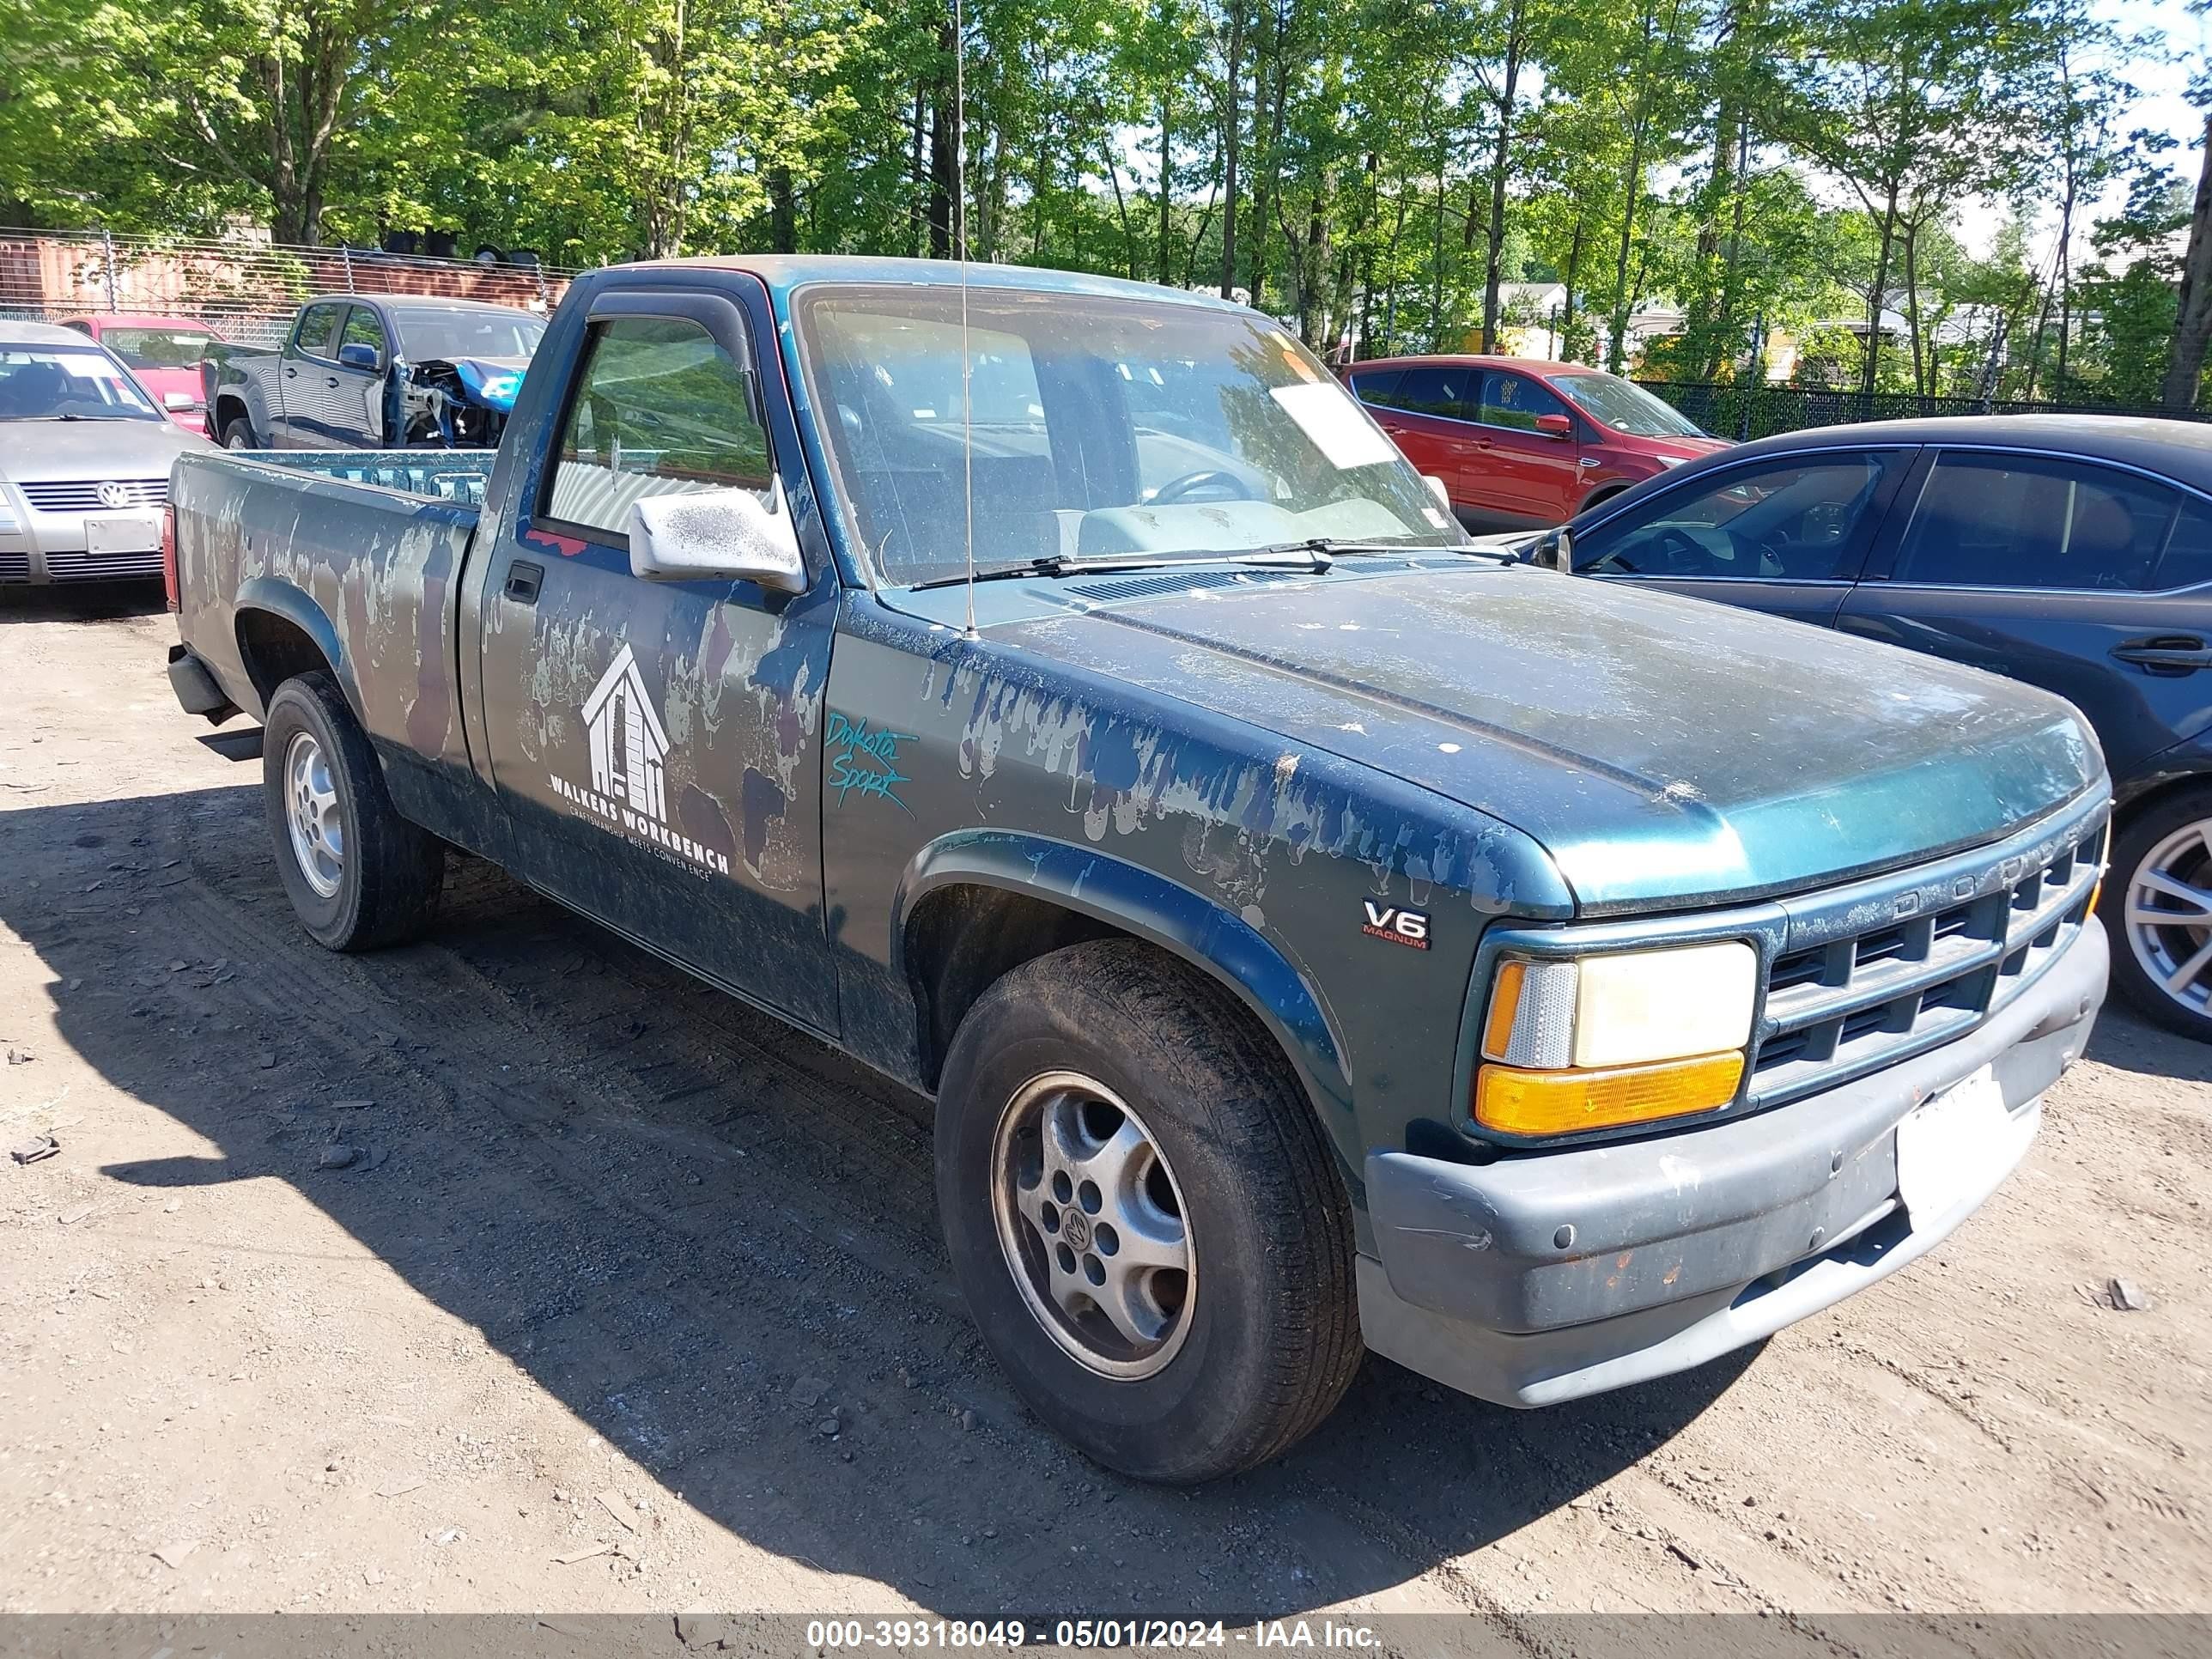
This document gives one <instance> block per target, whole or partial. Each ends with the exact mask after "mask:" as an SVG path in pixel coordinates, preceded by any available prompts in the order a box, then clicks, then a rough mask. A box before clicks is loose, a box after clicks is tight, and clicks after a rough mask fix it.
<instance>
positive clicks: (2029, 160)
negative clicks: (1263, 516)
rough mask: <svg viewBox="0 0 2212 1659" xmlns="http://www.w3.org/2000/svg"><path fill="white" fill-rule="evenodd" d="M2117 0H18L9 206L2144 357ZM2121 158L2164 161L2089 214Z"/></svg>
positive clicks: (1613, 340)
mask: <svg viewBox="0 0 2212 1659" xmlns="http://www.w3.org/2000/svg"><path fill="white" fill-rule="evenodd" d="M2101 16H2102V12H2101V9H2099V8H2096V7H2094V6H2093V5H2092V3H2091V0H972V3H966V4H964V5H963V8H962V9H961V11H960V14H959V18H960V28H961V30H962V33H960V36H959V38H958V39H957V40H956V31H955V15H954V11H953V9H952V5H951V0H502V3H501V4H499V5H496V6H483V5H480V4H478V5H470V6H464V5H462V4H460V3H459V0H305V3H299V0H284V3H280V0H0V33H4V37H5V38H6V39H7V40H8V41H9V50H8V52H7V55H6V57H5V58H4V59H0V217H15V218H18V219H29V220H32V221H33V222H45V223H52V224H60V225H69V226H81V225H91V224H103V225H108V226H112V227H114V228H120V229H155V230H174V231H197V232H212V231H216V230H220V229H222V228H226V227H228V226H233V225H235V224H237V223H240V222H249V223H253V224H258V225H263V226H266V227H267V228H269V229H270V231H271V232H272V233H273V234H275V235H276V237H277V238H278V239H279V240H293V241H305V242H315V241H321V240H337V239H348V240H355V241H368V240H374V239H375V238H377V237H379V236H380V234H384V233H386V232H387V231H389V230H392V229H410V228H444V229H447V230H450V231H452V232H453V233H454V234H456V235H457V237H458V239H459V241H460V242H461V243H462V244H463V245H464V246H473V245H474V244H475V243H477V242H478V241H488V242H491V243H494V244H496V245H498V246H503V247H527V248H531V249H532V250H534V251H536V252H538V253H539V254H540V255H541V256H542V257H543V258H546V259H547V260H549V261H552V262H555V263H560V264H589V263H593V262H597V261H602V260H608V259H615V258H629V257H641V256H642V257H656V256H665V255H671V254H677V253H695V252H717V251H726V250H741V249H757V248H767V249H777V250H787V251H801V250H819V251H842V252H859V253H898V254H916V255H933V256H937V257H945V256H949V255H951V253H953V252H955V251H956V249H957V246H959V245H960V243H961V242H962V241H963V239H964V242H965V245H966V246H967V248H968V250H969V252H970V253H971V254H972V256H973V257H975V258H978V259H997V260H1006V261H1012V262H1017V263H1036V264H1054V265H1061V266H1068V267H1073V268H1079V269H1089V270H1102V271H1110V272H1113V273H1115V274H1118V275H1123V276H1133V277H1137V278H1139V279H1143V280H1148V281H1154V282H1161V283H1171V284H1175V285H1177V286H1192V287H1207V288H1219V289H1230V290H1232V291H1237V292H1240V293H1243V294H1244V295H1247V296H1249V297H1250V298H1251V299H1252V300H1253V301H1254V302H1255V303H1256V304H1259V305H1261V306H1262V307H1265V308H1267V310H1269V311H1271V312H1273V313H1276V314H1278V315H1279V316H1282V317H1284V318H1285V319H1287V320H1288V321H1290V322H1291V323H1292V324H1293V325H1295V326H1296V327H1297V330H1298V331H1299V332H1300V333H1301V334H1302V335H1304V337H1305V338H1307V339H1308V340H1309V341H1310V342H1312V343H1315V344H1316V345H1317V346H1322V347H1326V348H1331V349H1340V350H1351V349H1358V350H1360V351H1363V352H1369V353H1372V352H1376V351H1381V350H1390V349H1418V348H1425V347H1444V346H1451V347H1457V346H1461V345H1473V346H1494V345H1497V344H1499V343H1504V341H1505V340H1506V339H1507V337H1509V336H1524V337H1525V336H1527V335H1528V334H1531V333H1534V334H1539V335H1541V336H1542V337H1547V338H1548V339H1549V340H1550V341H1552V342H1553V344H1554V345H1555V346H1556V348H1557V349H1559V350H1560V351H1561V352H1563V353H1565V354H1570V355H1575V356H1581V357H1583V358H1585V359H1587V360H1589V361H1595V362H1607V363H1609V364H1612V365H1613V366H1616V367H1621V368H1629V367H1636V368H1640V369H1642V370H1644V371H1646V372H1656V373H1666V374H1674V375H1675V376H1678V377H1680V378H1685V379H1693V380H1727V379H1731V378H1734V377H1736V376H1739V375H1742V374H1749V373H1753V372H1754V371H1755V369H1756V368H1757V367H1758V365H1759V363H1760V362H1778V361H1781V360H1782V357H1783V356H1786V355H1787V354H1786V352H1785V351H1784V346H1785V344H1787V345H1790V346H1793V347H1794V349H1795V352H1796V359H1797V362H1798V364H1799V370H1798V372H1799V373H1800V374H1801V375H1802V376H1803V377H1805V378H1823V377H1825V378H1828V379H1832V380H1837V381H1839V382H1840V383H1842V384H1844V385H1849V386H1858V387H1860V388H1863V389H1867V390H1874V389H1877V388H1879V389H1902V390H1912V391H1917V392H1923V393H1927V394H1946V395H1966V396H1980V397H1996V396H2006V395H2040V396H2047V397H2059V398H2089V399H2094V398H2117V397H2120V396H2123V395H2124V396H2128V397H2141V396H2143V395H2145V393H2146V391H2147V389H2148V388H2150V387H2151V386H2152V383H2153V382H2154V381H2158V382H2160V383H2163V381H2164V380H2166V378H2168V376H2167V368H2168V367H2169V365H2168V364H2167V363H2166V357H2167V356H2169V355H2170V354H2169V353H2168V352H2167V351H2166V345H2167V344H2168V343H2170V342H2171V340H2172V337H2173V336H2174V331H2175V330H2176V328H2177V326H2179V327H2181V329H2182V331H2183V332H2184V333H2186V332H2187V331H2188V328H2189V327H2190V326H2193V324H2192V323H2191V320H2190V319H2192V318H2197V317H2199V315H2200V313H2201V320H2202V322H2203V327H2204V328H2205V329H2206V330H2207V331H2212V277H2208V278H2207V279H2206V281H2205V282H2204V283H2200V284H2199V288H2200V290H2202V292H2201V296H2200V297H2201V304H2199V306H2198V309H2197V311H2190V310H2188V309H2187V307H2186V306H2185V307H2183V308H2182V310H2180V311H2177V310H2176V308H2175V306H2174V290H2175V288H2176V285H2177V284H2178V283H2180V282H2181V280H2182V278H2183V277H2184V276H2185V274H2186V269H2187V262H2186V261H2185V258H2183V257H2182V255H2181V254H2180V252H2178V246H2179V242H2181V241H2183V240H2186V239H2185V237H2182V236H2181V235H2180V234H2179V233H2180V229H2181V228H2182V227H2185V226H2186V225H2187V224H2188V223H2189V222H2190V221H2191V202H2190V200H2189V199H2188V197H2189V191H2188V190H2187V188H2186V182H2185V180H2184V179H2182V178H2181V177H2180V175H2179V173H2178V172H2177V171H2176V167H2175V163H2176V162H2177V161H2179V160H2180V159H2181V158H2179V157H2169V156H2167V155H2164V154H2163V153H2162V152H2161V151H2160V149H2159V147H2158V146H2157V145H2155V144H2152V143H2146V142H2143V141H2142V140H2141V139H2140V138H2139V137H2136V136H2131V135H2125V134H2124V133H2123V132H2122V131H2121V128H2122V126H2123V125H2124V115H2123V112H2124V109H2125V107H2126V106H2127V104H2128V101H2129V100H2130V97H2131V95H2132V93H2131V88H2130V87H2129V86H2128V84H2127V82H2126V79H2125V73H2124V72H2125V70H2126V68H2127V65H2128V64H2129V61H2130V58H2133V57H2136V56H2139V55H2141V54H2142V52H2146V51H2148V50H2150V49H2151V48H2150V46H2149V45H2148V43H2146V42H2142V41H2140V40H2123V39H2121V38H2120V37H2119V36H2118V35H2117V34H2116V33H2115V32H2114V31H2113V30H2112V27H2110V26H2109V25H2108V24H2107V23H2106V22H2103V21H2100V18H2101ZM963 94H964V95H963ZM963 115H964V120H965V125H964V129H962V128H961V127H960V125H959V124H960V122H961V120H962V118H963ZM962 161H964V163H965V167H964V177H963V173H962V170H961V167H960V163H961V162H962ZM2128 168H2133V169H2134V182H2135V185H2136V190H2135V196H2136V197H2141V198H2142V204H2148V205H2143V206H2142V211H2141V212H2137V211H2136V205H2131V207H2130V211H2129V214H2127V215H2123V216H2121V218H2120V219H2119V220H2116V221H2114V222H2112V223H2110V224H2098V225H2090V224H2087V223H2086V222H2085V221H2086V220H2087V218H2088V217H2089V216H2090V213H2091V209H2092V205H2093V204H2094V203H2096V202H2097V201H2098V200H2099V199H2100V197H2101V196H2102V195H2103V194H2104V193H2105V192H2106V189H2107V186H2108V185H2109V183H2110V181H2111V180H2112V179H2115V178H2117V177H2119V176H2121V174H2122V173H2123V171H2124V169H2128ZM2208 199H2212V198H2208ZM1990 200H1996V201H2010V202H2012V203H2014V204H2016V211H2015V225H2014V227H2013V228H2012V230H2011V231H2010V232H2008V234H2007V235H2006V236H2002V237H2000V238H1999V239H1998V242H1997V245H1996V247H1995V248H1994V249H1992V250H1991V251H1990V253H1989V254H1988V256H1987V257H1984V258H1975V257H1972V256H1970V255H1969V253H1968V252H1966V249H1964V248H1963V247H1962V246H1960V241H1959V240H1958V226H1959V224H1960V217H1961V215H1962V213H1963V211H1964V210H1965V209H1966V206H1967V204H1970V203H1972V202H1976V201H1990ZM2133 201H2134V198H2133V197H2131V203H2133ZM2154 210H2155V211H2154ZM2160 214H2162V215H2163V216H2164V217H2163V218H2158V215H2160ZM2154 219H2155V220H2156V222H2155V223H2154V222H2153V221H2154ZM2203 246H2204V255H2203V258H2204V262H2205V264H2206V266H2207V269H2208V270H2212V232H2208V233H2207V234H2206V236H2205V238H2204V241H2203ZM2043 248H2051V250H2052V251H2051V252H2047V253H2045V252H2033V253H2032V252H2031V250H2032V249H2043ZM1528 283H1552V284H1558V285H1559V288H1557V289H1546V290H1545V292H1547V293H1549V294H1553V295H1556V297H1555V298H1553V300H1551V301H1548V302H1547V303H1545V304H1542V305H1535V304H1534V302H1532V301H1530V300H1528V298H1527V297H1526V295H1527V293H1528V289H1525V288H1521V287H1516V285H1518V284H1528ZM2177 318H2179V323H2177ZM2160 330H2163V331H2164V334H2163V335H2162V336H2161V335H2160ZM2199 351H2200V361H2201V346H2200V349H2199ZM2192 372H2193V371H2192ZM2193 384H2194V381H2193V380H2191V386H2193Z"/></svg>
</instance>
